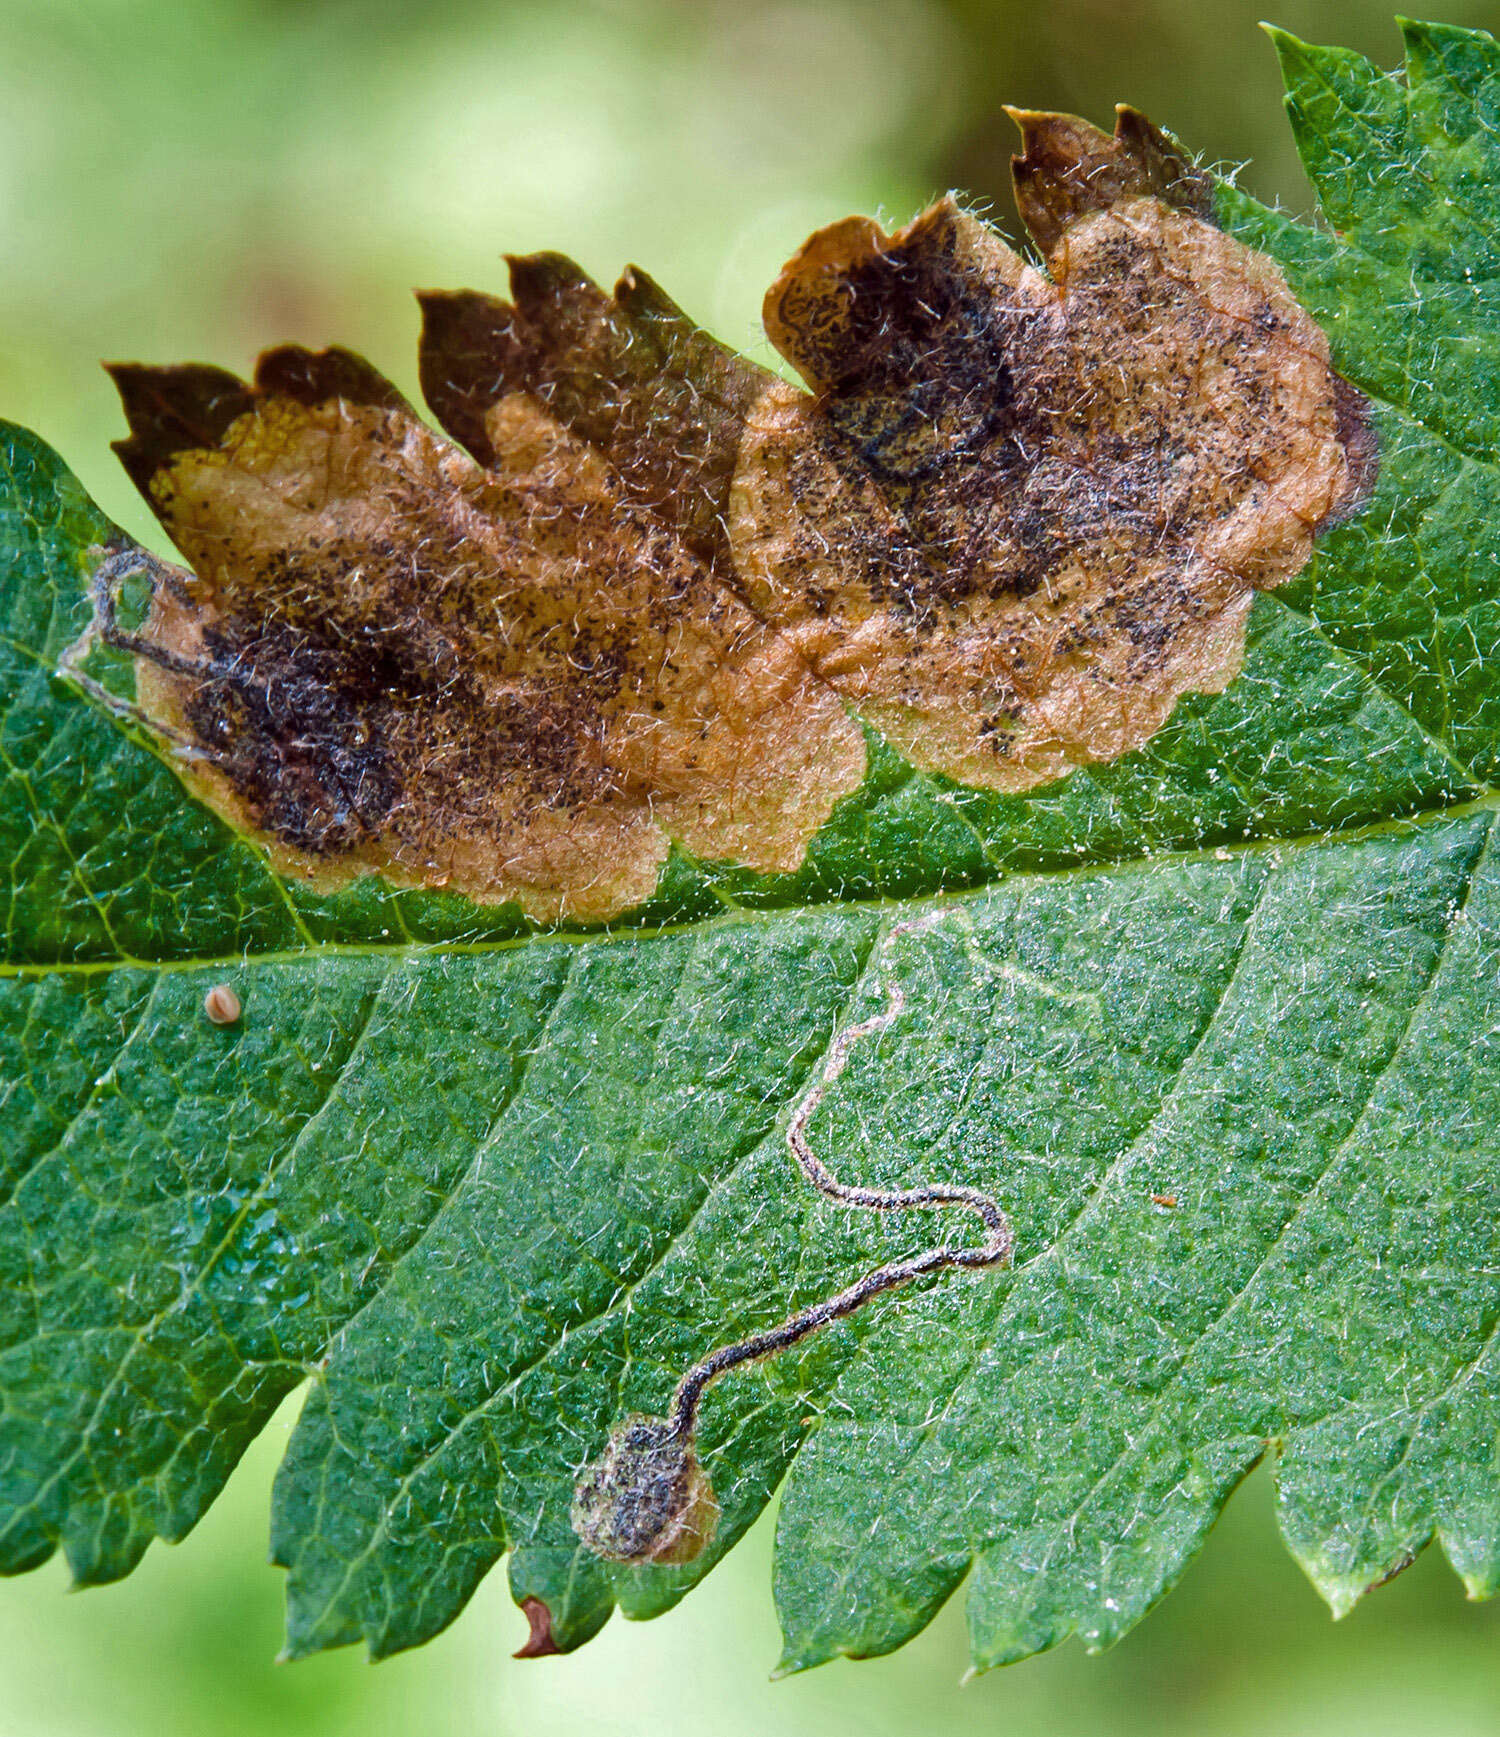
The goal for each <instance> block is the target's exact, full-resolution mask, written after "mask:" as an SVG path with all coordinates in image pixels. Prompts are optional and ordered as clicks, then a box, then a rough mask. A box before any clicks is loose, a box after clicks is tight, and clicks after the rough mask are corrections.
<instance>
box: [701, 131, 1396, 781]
mask: <svg viewBox="0 0 1500 1737" xmlns="http://www.w3.org/2000/svg"><path fill="white" fill-rule="evenodd" d="M1019 118H1020V120H1021V123H1022V130H1023V135H1024V138H1025V142H1026V146H1027V151H1026V155H1025V156H1023V157H1021V158H1019V159H1017V165H1016V167H1017V176H1018V187H1019V191H1020V194H1021V200H1022V209H1023V210H1024V211H1025V212H1026V214H1027V216H1028V218H1029V220H1030V221H1031V222H1032V223H1033V224H1034V225H1035V226H1036V230H1037V233H1038V239H1039V240H1040V241H1041V242H1042V243H1043V245H1044V246H1045V247H1046V253H1047V266H1048V268H1049V271H1048V275H1044V274H1043V273H1042V272H1041V271H1039V270H1038V269H1036V268H1035V267H1034V266H1032V265H1029V264H1028V263H1027V262H1026V261H1025V260H1023V259H1022V258H1021V257H1020V256H1019V255H1018V254H1016V253H1015V252H1014V251H1012V249H1010V248H1009V247H1007V246H1006V245H1005V244H1004V243H1003V242H1002V241H1001V240H1000V239H999V238H998V237H997V236H996V235H995V234H994V232H993V231H991V230H989V229H988V228H986V227H985V226H984V225H983V224H981V223H980V222H978V220H977V219H975V218H973V217H971V216H969V215H968V214H967V213H966V212H964V211H962V210H960V209H959V207H958V206H957V205H955V204H954V203H953V201H952V200H943V201H941V202H940V203H939V204H937V205H935V206H933V207H932V208H931V209H930V210H929V211H926V212H924V213H923V214H922V215H921V216H920V217H919V218H917V219H916V221H915V222H914V223H912V224H910V225H909V226H908V227H907V228H906V229H904V230H901V231H900V232H899V233H897V234H895V235H892V236H888V235H886V234H885V233H884V232H883V231H882V230H881V229H879V227H878V226H877V225H875V224H873V223H871V222H870V221H869V220H868V219H850V220H848V221H846V222H844V223H840V224H835V225H834V226H833V227H832V228H831V229H827V230H824V231H822V232H821V233H820V234H819V235H815V236H814V237H813V238H812V240H811V241H809V242H808V243H807V245H806V246H805V247H804V248H803V249H802V251H801V252H800V253H799V254H798V255H797V256H796V258H794V259H793V260H792V262H791V264H790V265H789V266H788V267H787V268H786V270H785V271H784V272H783V273H782V275H781V277H780V278H779V279H778V281H777V282H776V283H775V284H774V285H773V286H772V289H771V291H770V293H769V295H768V296H767V298H766V327H767V330H768V332H769V333H770V335H771V338H772V340H773V342H774V343H775V344H776V345H777V347H778V349H780V350H781V352H782V354H783V355H785V356H786V357H787V359H788V360H789V361H791V362H792V363H793V364H794V365H795V366H796V368H797V369H798V371H799V372H800V373H801V374H802V375H803V377H804V378H805V379H806V380H807V381H808V383H809V385H810V386H811V387H812V388H813V390H814V396H813V397H807V396H806V395H804V394H801V393H798V392H795V391H793V390H792V389H791V388H789V387H786V386H783V385H779V384H778V385H775V386H772V387H770V388H768V389H767V391H766V393H765V395H764V397H763V398H762V399H761V401H760V403H759V404H758V405H757V406H756V408H755V410H754V411H753V412H752V414H751V417H750V422H749V426H748V428H747V431H746V437H745V440H744V442H743V443H742V447H741V461H740V470H739V473H738V476H737V478H736V483H735V490H734V497H733V500H732V503H731V511H730V525H731V534H732V543H733V548H734V555H735V566H736V570H737V572H738V574H739V576H740V580H741V583H742V585H743V586H744V588H745V594H746V596H747V597H748V598H749V599H750V602H751V604H752V606H753V607H754V608H755V609H756V612H757V613H758V614H759V615H760V616H762V618H764V619H765V620H768V621H771V622H773V623H775V624H776V625H777V626H779V627H781V628H782V630H783V631H784V632H785V633H787V634H788V635H789V636H790V637H791V639H792V640H793V642H794V643H795V644H796V645H797V647H798V649H799V650H800V651H801V652H802V654H803V655H804V656H805V657H806V658H807V660H808V662H809V663H810V664H811V666H812V667H813V668H814V669H815V670H817V671H818V673H819V674H820V675H822V676H824V677H825V678H826V679H827V680H828V681H829V682H830V683H831V684H832V685H833V686H834V687H835V688H836V689H837V691H838V692H839V693H840V694H842V695H843V696H844V697H845V698H846V699H848V701H849V702H850V704H851V705H852V706H853V707H854V708H855V710H856V711H857V712H858V713H859V715H860V716H861V717H864V718H866V719H867V720H869V721H870V722H871V723H873V724H875V725H876V726H877V727H878V728H879V729H881V730H882V731H883V732H884V733H885V734H886V735H887V736H888V737H889V738H890V739H891V740H892V742H893V743H894V744H895V745H896V746H897V747H898V748H899V749H900V751H901V752H902V753H903V754H904V755H905V756H906V757H907V758H909V759H910V760H912V761H914V762H915V763H916V764H917V765H919V766H921V767H923V768H925V769H927V770H930V771H936V772H942V773H946V774H947V775H949V776H950V777H952V778H955V779H958V780H959V781H961V782H963V783H967V784H976V785H983V786H988V787H989V788H992V789H997V790H1024V789H1026V788H1028V787H1030V786H1032V785H1035V784H1039V783H1042V782H1044V781H1046V780H1049V779H1053V778H1057V777H1060V776H1062V775H1063V774H1065V773H1067V772H1069V771H1071V770H1072V769H1073V768H1075V767H1077V766H1080V765H1083V764H1087V763H1089V762H1091V761H1101V760H1112V759H1115V758H1116V757H1118V756H1119V755H1120V754H1123V753H1125V752H1126V751H1127V750H1129V749H1132V748H1138V747H1140V746H1141V745H1142V744H1143V743H1144V742H1146V741H1148V740H1149V739H1150V737H1151V736H1152V735H1153V734H1154V733H1155V732H1156V731H1157V730H1158V729H1159V728H1160V727H1161V725H1162V724H1163V723H1164V722H1165V720H1166V718H1167V716H1168V715H1169V713H1170V712H1171V710H1172V707H1173V705H1174V704H1175V703H1176V700H1177V698H1178V696H1179V695H1180V694H1182V693H1184V692H1186V691H1189V690H1192V691H1195V692H1200V693H1201V692H1217V691H1219V690H1220V689H1222V688H1223V687H1225V686H1226V685H1227V683H1228V682H1229V681H1230V680H1231V679H1232V677H1233V676H1234V675H1235V674H1237V673H1238V670H1239V667H1240V662H1241V657H1242V652H1243V645H1244V631H1245V619H1246V616H1247V614H1248V612H1249V608H1250V604H1251V601H1252V598H1253V595H1254V593H1255V591H1257V590H1259V589H1264V588H1267V587H1270V586H1274V585H1278V584H1280V583H1282V581H1283V580H1285V579H1287V578H1289V577H1290V576H1291V575H1292V574H1294V573H1296V572H1297V571H1298V570H1299V569H1300V568H1301V567H1302V565H1303V564H1304V563H1305V561H1306V560H1307V557H1308V555H1309V553H1310V552H1311V549H1312V539H1313V533H1314V531H1315V530H1316V529H1317V528H1318V527H1319V526H1320V525H1321V524H1324V523H1326V522H1328V521H1329V520H1330V519H1331V518H1332V517H1334V516H1336V515H1337V514H1339V513H1340V512H1341V511H1344V510H1347V508H1348V505H1349V503H1350V501H1351V499H1352V498H1353V497H1354V496H1355V495H1356V494H1357V493H1358V491H1360V490H1361V489H1366V490H1367V489H1368V486H1369V481H1370V464H1369V457H1368V455H1369V452H1370V450H1371V448H1370V445H1369V440H1368V435H1367V432H1366V430H1367V427H1368V424H1367V419H1366V417H1365V416H1364V413H1363V409H1362V401H1360V400H1359V399H1358V395H1357V394H1355V393H1353V391H1352V388H1349V387H1347V386H1346V385H1345V384H1344V383H1343V382H1341V381H1340V380H1339V379H1338V378H1337V376H1336V375H1335V374H1334V372H1333V370H1332V368H1331V366H1330V363H1329V357H1328V344H1327V340H1326V338H1325V337H1324V335H1323V333H1322V331H1321V330H1320V329H1319V328H1318V326H1317V325H1316V324H1315V323H1314V322H1313V321H1312V319H1311V318H1310V317H1309V316H1308V315H1307V314H1306V313H1304V312H1303V310H1302V309H1301V307H1300V306H1299V305H1298V303H1297V302H1296V301H1295V299H1294V298H1293V296H1292V294H1291V292H1290V291H1289V290H1288V288H1287V286H1286V283H1285V281H1284V279H1283V278H1282V276H1281V273H1280V272H1279V271H1278V269H1277V268H1276V266H1275V265H1274V264H1273V263H1272V262H1271V261H1270V260H1269V259H1267V258H1265V257H1264V256H1263V255H1261V254H1258V253H1255V252H1253V251H1252V250H1251V249H1249V248H1247V247H1245V246H1244V245H1243V244H1241V243H1240V242H1237V241H1234V240H1232V239H1231V238H1230V237H1228V236H1226V235H1224V234H1222V233H1221V232H1220V231H1219V230H1218V229H1216V228H1214V227H1213V225H1212V224H1210V223H1209V222H1208V221H1206V219H1205V217H1204V216H1203V215H1202V209H1203V201H1202V196H1201V190H1200V186H1199V183H1198V182H1197V180H1196V178H1195V177H1193V176H1192V175H1191V174H1190V173H1189V171H1188V170H1187V168H1186V166H1185V164H1183V162H1182V160H1181V159H1180V158H1179V157H1177V156H1176V154H1175V153H1174V151H1173V149H1172V147H1171V146H1170V145H1169V144H1168V142H1167V141H1166V140H1165V139H1163V138H1162V136H1161V135H1160V134H1157V133H1156V132H1155V131H1154V129H1150V128H1149V127H1147V125H1146V123H1145V122H1143V121H1142V120H1141V118H1140V117H1139V116H1137V115H1134V114H1133V112H1132V111H1124V112H1123V113H1122V115H1121V120H1120V127H1119V130H1118V131H1117V133H1116V136H1115V138H1114V139H1113V140H1111V139H1108V138H1106V136H1105V135H1104V134H1102V133H1098V132H1097V131H1096V130H1095V129H1093V128H1091V127H1088V126H1087V125H1086V123H1084V122H1082V121H1078V120H1075V119H1073V118H1072V117H1068V116H1039V115H1024V116H1021V117H1019ZM1174 192H1180V193H1181V194H1182V196H1183V197H1185V198H1186V200H1187V208H1183V207H1182V206H1179V205H1176V204H1172V203H1168V202H1167V198H1166V197H1165V195H1167V194H1169V193H1174ZM1351 452H1356V453H1357V457H1356V458H1355V459H1354V460H1353V461H1351V457H1350V454H1351Z"/></svg>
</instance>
